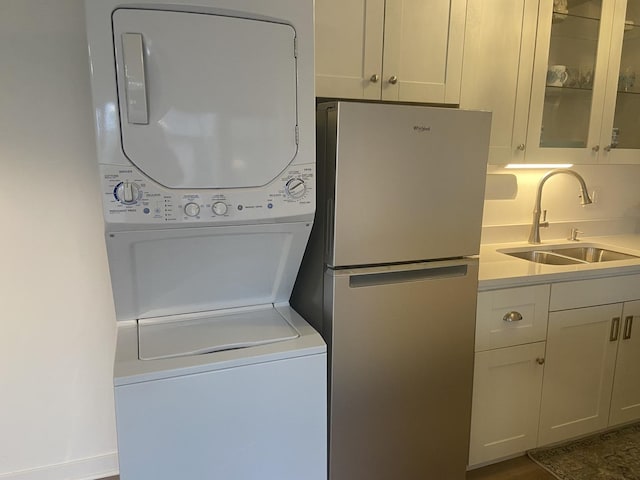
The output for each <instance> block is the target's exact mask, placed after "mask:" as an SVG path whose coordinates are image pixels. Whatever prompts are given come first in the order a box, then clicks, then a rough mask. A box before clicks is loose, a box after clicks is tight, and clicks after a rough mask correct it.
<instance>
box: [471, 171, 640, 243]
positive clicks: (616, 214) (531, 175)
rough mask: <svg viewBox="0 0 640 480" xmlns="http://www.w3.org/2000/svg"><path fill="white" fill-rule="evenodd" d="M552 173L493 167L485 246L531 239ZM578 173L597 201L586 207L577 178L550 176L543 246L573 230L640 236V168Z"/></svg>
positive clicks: (486, 199) (545, 208) (487, 208)
mask: <svg viewBox="0 0 640 480" xmlns="http://www.w3.org/2000/svg"><path fill="white" fill-rule="evenodd" d="M550 170H551V169H539V170H533V169H527V170H524V169H523V170H507V169H504V168H502V167H497V166H491V165H490V166H489V168H488V176H487V190H486V194H485V202H484V217H483V221H482V225H483V228H482V243H483V244H487V243H502V242H519V241H526V240H527V238H528V236H529V228H530V226H531V219H532V213H533V207H534V202H535V196H536V190H537V187H538V182H539V181H540V178H541V177H542V176H543V175H544V174H545V173H547V172H548V171H550ZM572 170H575V171H576V172H578V173H580V175H582V176H583V177H584V179H585V182H586V184H587V187H588V188H589V192H590V193H592V194H594V195H593V196H594V203H593V204H591V205H585V206H582V205H580V198H579V195H580V186H579V184H578V182H577V181H576V179H575V178H573V177H571V176H569V175H557V176H554V177H552V178H550V179H549V180H548V181H547V182H546V183H545V185H544V190H543V194H542V208H543V210H547V220H548V221H549V224H550V226H549V228H542V229H540V235H541V238H542V241H543V242H545V241H546V240H551V239H563V238H566V237H568V235H569V232H570V230H571V228H573V227H576V228H579V229H580V230H582V231H583V232H584V235H585V236H598V235H614V234H623V233H640V165H583V166H575V167H572ZM513 175H515V177H516V180H517V186H515V187H514V182H513ZM500 176H504V178H500Z"/></svg>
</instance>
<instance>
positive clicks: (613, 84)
mask: <svg viewBox="0 0 640 480" xmlns="http://www.w3.org/2000/svg"><path fill="white" fill-rule="evenodd" d="M600 143H601V145H602V146H603V152H602V156H603V159H602V161H603V162H605V163H639V162H640V0H617V2H616V10H615V13H614V27H613V32H612V42H611V60H610V62H609V72H608V78H607V96H606V100H605V115H604V119H603V124H602V133H601V140H600Z"/></svg>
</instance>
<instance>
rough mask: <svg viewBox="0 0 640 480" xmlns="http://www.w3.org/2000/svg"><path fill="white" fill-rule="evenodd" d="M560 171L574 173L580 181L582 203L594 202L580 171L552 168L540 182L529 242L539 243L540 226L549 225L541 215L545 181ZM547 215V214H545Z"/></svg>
mask: <svg viewBox="0 0 640 480" xmlns="http://www.w3.org/2000/svg"><path fill="white" fill-rule="evenodd" d="M559 173H566V174H568V175H573V176H574V177H576V179H577V180H578V182H580V189H581V190H582V194H581V196H582V201H581V202H580V203H581V204H582V205H589V204H590V203H593V202H592V201H591V197H590V196H589V192H587V184H586V183H585V181H584V178H582V177H581V176H580V174H579V173H577V172H574V171H573V170H567V169H566V168H560V169H558V170H551V171H550V172H548V173H546V174H545V175H544V176H543V177H542V178H541V179H540V183H538V192H537V194H536V204H535V206H534V207H533V222H532V223H531V233H530V234H529V243H533V244H537V243H541V242H540V227H548V226H549V222H547V221H546V218H545V221H544V222H543V223H540V215H541V213H542V206H541V204H542V187H543V186H544V184H545V182H546V181H547V180H549V179H550V178H551V177H553V176H554V175H558V174H559ZM545 217H546V215H545Z"/></svg>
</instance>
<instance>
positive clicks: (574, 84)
mask: <svg viewBox="0 0 640 480" xmlns="http://www.w3.org/2000/svg"><path fill="white" fill-rule="evenodd" d="M614 3H615V0H586V1H585V0H582V1H580V0H542V1H541V2H540V8H539V23H538V36H537V45H536V55H535V60H534V71H533V87H532V91H531V108H530V116H529V131H528V133H527V145H526V147H527V151H526V153H525V158H526V161H527V162H529V163H532V162H533V163H554V162H556V163H557V162H562V163H598V161H599V155H600V150H601V146H600V144H599V141H600V131H601V129H602V128H605V127H604V125H603V123H602V115H603V109H604V97H605V91H606V88H607V85H606V83H607V82H606V81H607V68H608V64H609V57H610V45H611V42H610V40H611V28H612V20H613V9H614ZM609 131H610V128H609Z"/></svg>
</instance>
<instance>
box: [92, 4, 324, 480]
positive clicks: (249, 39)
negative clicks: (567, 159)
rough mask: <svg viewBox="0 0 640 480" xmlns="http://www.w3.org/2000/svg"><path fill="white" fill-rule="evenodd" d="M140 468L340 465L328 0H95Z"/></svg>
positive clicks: (107, 206)
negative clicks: (322, 328)
mask: <svg viewBox="0 0 640 480" xmlns="http://www.w3.org/2000/svg"><path fill="white" fill-rule="evenodd" d="M86 14H87V37H88V43H89V54H90V60H91V85H92V95H93V107H94V112H93V113H94V118H95V124H96V141H97V147H98V160H99V163H100V165H99V168H100V181H101V189H102V198H103V206H104V219H105V230H106V244H107V251H108V257H109V266H110V272H111V282H112V286H113V295H114V300H115V307H116V317H117V320H118V342H117V350H116V358H115V368H114V384H115V400H116V422H117V432H118V450H119V460H120V476H121V478H122V480H146V479H149V480H164V479H166V480H168V479H172V480H173V479H176V478H180V479H198V480H201V479H205V478H210V479H225V480H227V479H234V480H235V479H237V480H254V479H273V480H300V479H305V480H316V479H317V480H325V479H326V440H327V439H326V346H325V344H324V342H323V341H322V339H321V337H320V336H319V335H318V334H317V333H316V332H315V331H314V330H313V329H312V328H311V327H310V326H309V325H308V324H307V323H306V322H305V320H304V319H302V318H301V317H300V316H299V315H298V314H297V313H296V312H295V311H294V310H293V309H291V307H290V306H289V303H288V301H289V297H290V294H291V290H292V287H293V283H294V281H295V278H296V275H297V271H298V268H299V266H300V262H301V259H302V255H303V252H304V249H305V246H306V243H307V239H308V237H309V233H310V229H311V223H312V220H313V215H314V209H315V192H314V188H315V144H314V138H315V126H314V120H315V118H314V110H315V108H314V92H313V85H314V79H313V2H312V1H311V0H305V1H302V0H269V1H268V2H265V1H262V0H171V1H170V2H169V1H166V0H136V1H135V2H133V1H129V0H87V1H86Z"/></svg>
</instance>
